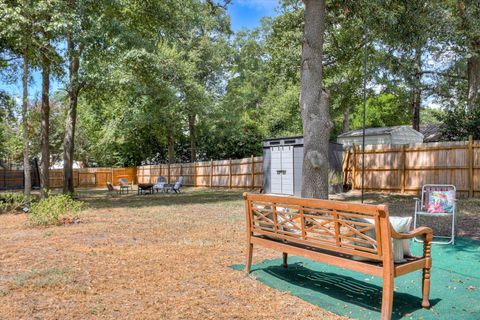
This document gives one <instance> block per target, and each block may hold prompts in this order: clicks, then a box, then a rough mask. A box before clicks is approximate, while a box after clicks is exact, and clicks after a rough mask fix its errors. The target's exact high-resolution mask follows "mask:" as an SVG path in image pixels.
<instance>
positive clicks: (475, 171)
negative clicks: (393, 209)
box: [343, 138, 480, 197]
mask: <svg viewBox="0 0 480 320" xmlns="http://www.w3.org/2000/svg"><path fill="white" fill-rule="evenodd" d="M362 154H363V153H362V150H361V147H359V146H353V147H351V148H350V149H348V150H347V151H346V152H345V153H344V160H343V168H344V182H345V183H351V185H352V188H353V189H360V188H361V183H362ZM430 183H431V184H453V185H455V186H456V188H457V191H458V193H459V195H461V196H468V197H473V196H478V195H480V144H479V143H478V141H473V140H472V138H470V140H469V141H462V142H441V143H423V144H414V145H407V146H394V145H379V146H366V147H365V181H364V184H365V190H371V191H389V192H402V193H418V192H419V191H420V190H421V188H422V186H423V185H424V184H430Z"/></svg>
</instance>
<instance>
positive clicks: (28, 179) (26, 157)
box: [22, 44, 32, 195]
mask: <svg viewBox="0 0 480 320" xmlns="http://www.w3.org/2000/svg"><path fill="white" fill-rule="evenodd" d="M28 50H29V46H28V44H27V45H26V46H25V51H24V52H23V75H22V86H23V100H22V127H23V174H24V189H23V192H24V193H25V195H30V191H31V190H32V176H31V168H30V150H29V145H28Z"/></svg>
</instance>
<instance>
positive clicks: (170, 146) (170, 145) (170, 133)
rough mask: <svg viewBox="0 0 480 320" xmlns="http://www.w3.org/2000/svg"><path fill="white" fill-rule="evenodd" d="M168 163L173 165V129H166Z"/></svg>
mask: <svg viewBox="0 0 480 320" xmlns="http://www.w3.org/2000/svg"><path fill="white" fill-rule="evenodd" d="M168 163H175V138H174V137H173V128H168Z"/></svg>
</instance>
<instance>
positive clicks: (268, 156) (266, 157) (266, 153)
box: [263, 148, 272, 193]
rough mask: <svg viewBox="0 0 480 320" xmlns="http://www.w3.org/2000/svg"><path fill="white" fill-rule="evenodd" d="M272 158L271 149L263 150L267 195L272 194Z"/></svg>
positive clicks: (264, 185) (264, 184)
mask: <svg viewBox="0 0 480 320" xmlns="http://www.w3.org/2000/svg"><path fill="white" fill-rule="evenodd" d="M271 158H272V152H271V150H270V148H264V149H263V190H264V191H265V193H270V192H271V185H270V181H271V179H270V160H271Z"/></svg>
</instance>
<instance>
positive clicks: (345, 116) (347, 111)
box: [342, 107, 350, 133]
mask: <svg viewBox="0 0 480 320" xmlns="http://www.w3.org/2000/svg"><path fill="white" fill-rule="evenodd" d="M342 127H343V131H342V132H343V133H345V132H348V131H350V107H346V108H345V111H343V124H342Z"/></svg>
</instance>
